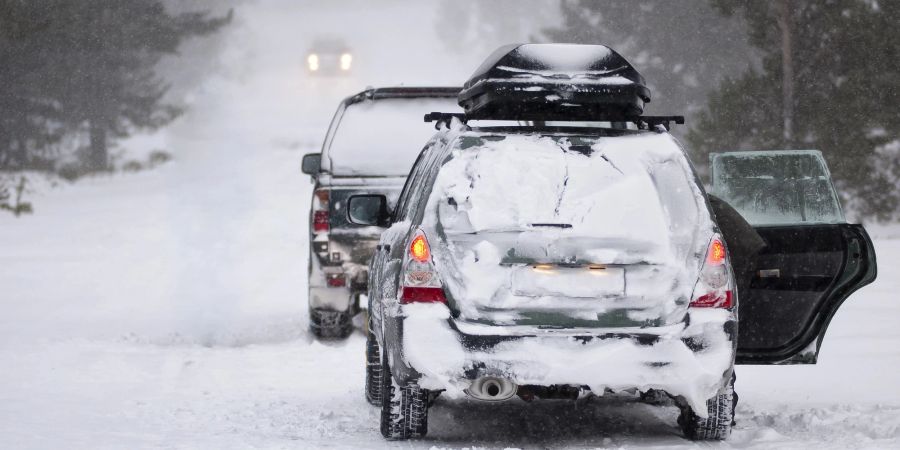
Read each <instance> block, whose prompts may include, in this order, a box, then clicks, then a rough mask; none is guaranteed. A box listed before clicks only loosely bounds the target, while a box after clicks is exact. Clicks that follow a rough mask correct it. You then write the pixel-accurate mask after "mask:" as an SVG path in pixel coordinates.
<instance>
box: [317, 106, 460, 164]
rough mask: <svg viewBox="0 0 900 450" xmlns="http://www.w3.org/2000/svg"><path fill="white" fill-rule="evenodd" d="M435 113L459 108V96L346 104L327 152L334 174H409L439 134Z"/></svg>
mask: <svg viewBox="0 0 900 450" xmlns="http://www.w3.org/2000/svg"><path fill="white" fill-rule="evenodd" d="M433 111H440V112H461V111H462V110H461V109H460V108H459V105H457V104H456V97H450V98H416V99H409V98H394V99H382V100H374V101H363V102H360V103H354V104H352V105H350V106H348V107H347V109H346V110H345V111H344V114H343V116H342V117H341V119H340V122H339V124H338V127H337V129H336V131H335V133H334V138H333V139H332V141H331V146H330V147H329V148H328V150H327V155H326V156H327V157H328V158H329V159H330V164H331V173H332V174H334V175H345V176H347V175H369V176H406V175H407V174H408V173H409V169H410V167H412V164H413V162H414V161H415V159H416V156H417V155H418V154H419V151H421V150H422V147H424V146H425V143H426V142H427V141H428V139H429V138H431V136H432V135H433V134H434V133H435V130H434V124H433V123H427V122H425V121H424V119H423V118H424V116H425V114H427V113H429V112H433Z"/></svg>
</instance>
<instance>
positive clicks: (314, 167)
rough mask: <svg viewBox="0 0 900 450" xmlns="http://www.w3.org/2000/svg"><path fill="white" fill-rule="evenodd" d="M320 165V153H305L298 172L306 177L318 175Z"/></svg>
mask: <svg viewBox="0 0 900 450" xmlns="http://www.w3.org/2000/svg"><path fill="white" fill-rule="evenodd" d="M321 164H322V154H321V153H307V154H305V155H303V163H302V164H300V170H301V171H302V172H303V173H305V174H307V175H311V176H316V175H317V174H318V173H319V166H321Z"/></svg>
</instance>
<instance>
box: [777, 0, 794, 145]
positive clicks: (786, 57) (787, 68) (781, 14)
mask: <svg viewBox="0 0 900 450" xmlns="http://www.w3.org/2000/svg"><path fill="white" fill-rule="evenodd" d="M778 27H779V28H781V76H782V79H781V96H782V118H783V120H784V141H785V144H786V145H791V144H792V143H793V141H794V60H793V56H792V54H791V53H792V51H793V43H792V42H791V4H790V0H779V1H778Z"/></svg>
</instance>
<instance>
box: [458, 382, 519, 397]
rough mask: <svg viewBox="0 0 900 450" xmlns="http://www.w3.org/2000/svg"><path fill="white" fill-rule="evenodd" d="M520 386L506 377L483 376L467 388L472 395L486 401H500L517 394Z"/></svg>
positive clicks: (467, 391) (467, 392)
mask: <svg viewBox="0 0 900 450" xmlns="http://www.w3.org/2000/svg"><path fill="white" fill-rule="evenodd" d="M517 390H518V386H516V383H513V382H512V381H509V380H507V379H506V378H498V377H481V378H478V379H476V380H475V381H473V382H472V384H471V385H469V388H468V389H466V390H465V393H466V394H468V395H469V396H470V397H472V398H475V399H478V400H483V401H486V402H499V401H502V400H507V399H510V398H512V396H514V395H516V391H517Z"/></svg>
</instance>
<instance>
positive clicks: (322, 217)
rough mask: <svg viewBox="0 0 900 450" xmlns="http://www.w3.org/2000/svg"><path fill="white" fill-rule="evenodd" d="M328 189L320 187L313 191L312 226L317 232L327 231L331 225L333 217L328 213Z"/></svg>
mask: <svg viewBox="0 0 900 450" xmlns="http://www.w3.org/2000/svg"><path fill="white" fill-rule="evenodd" d="M328 197H329V195H328V191H327V190H325V189H319V190H317V191H315V192H314V193H313V205H312V210H313V218H312V219H313V220H312V222H313V223H312V227H313V232H315V233H327V232H328V230H329V229H330V227H331V218H330V217H329V214H328Z"/></svg>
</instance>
